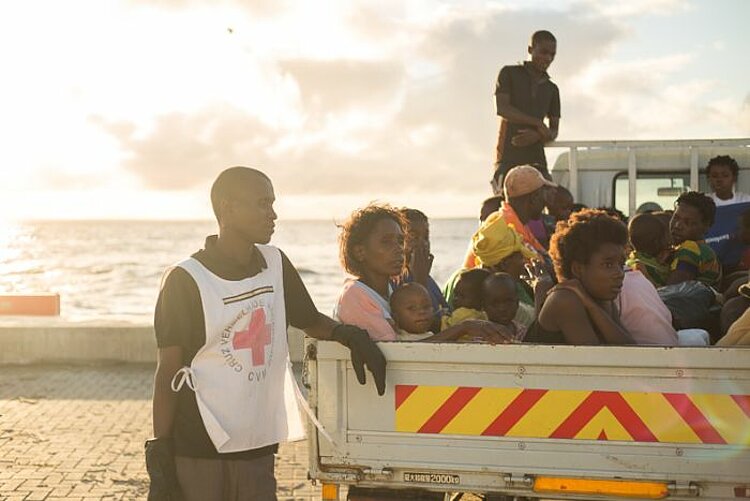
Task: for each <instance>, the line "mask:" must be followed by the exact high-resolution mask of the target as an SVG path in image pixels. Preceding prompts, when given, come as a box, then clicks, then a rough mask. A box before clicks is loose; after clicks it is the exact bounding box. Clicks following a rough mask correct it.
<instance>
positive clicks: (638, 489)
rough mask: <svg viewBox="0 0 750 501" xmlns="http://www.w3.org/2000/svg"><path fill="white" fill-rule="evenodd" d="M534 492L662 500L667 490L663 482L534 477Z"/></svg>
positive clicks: (667, 492)
mask: <svg viewBox="0 0 750 501" xmlns="http://www.w3.org/2000/svg"><path fill="white" fill-rule="evenodd" d="M534 492H539V493H567V494H589V495H607V496H617V497H624V498H642V499H662V498H665V497H667V495H668V494H669V489H668V487H667V484H666V483H664V482H637V481H633V482H631V481H626V480H588V479H582V478H559V477H536V478H535V479H534Z"/></svg>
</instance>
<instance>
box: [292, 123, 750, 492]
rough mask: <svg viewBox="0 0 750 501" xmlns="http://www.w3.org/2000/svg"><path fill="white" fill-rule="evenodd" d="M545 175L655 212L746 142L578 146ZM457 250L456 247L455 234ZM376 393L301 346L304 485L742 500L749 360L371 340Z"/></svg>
mask: <svg viewBox="0 0 750 501" xmlns="http://www.w3.org/2000/svg"><path fill="white" fill-rule="evenodd" d="M551 146H552V147H553V148H566V149H568V151H567V152H564V153H563V154H561V155H559V156H558V158H557V161H556V162H555V164H554V166H553V168H552V169H551V174H552V177H553V179H554V180H555V181H557V182H558V183H560V184H562V185H564V186H567V187H568V188H569V189H570V190H571V192H572V193H573V195H574V197H575V198H576V200H578V201H582V202H583V203H585V204H587V205H589V206H591V207H598V206H610V207H611V206H616V207H618V208H620V209H621V210H622V211H623V212H625V213H626V214H629V215H632V214H633V213H634V212H635V209H636V207H637V206H638V205H640V204H641V203H643V202H646V201H650V202H658V203H660V204H661V205H662V207H664V208H672V207H671V204H672V203H673V202H674V200H675V199H676V198H677V196H678V195H679V194H680V193H681V192H682V191H684V190H686V189H688V187H690V188H692V189H704V190H705V179H704V178H703V176H701V175H700V169H701V168H702V167H704V166H705V165H706V163H707V162H708V159H709V158H711V157H713V156H715V155H718V154H729V155H732V156H733V157H734V158H736V159H737V161H738V162H739V163H740V176H739V182H738V185H739V186H738V188H739V189H740V190H741V191H745V192H750V138H742V139H716V140H707V139H704V140H684V141H675V140H669V141H588V142H586V141H579V142H566V143H555V144H552V145H551ZM467 238H468V236H467ZM381 347H382V349H383V352H384V354H385V356H386V359H387V360H388V374H387V383H388V386H387V390H386V394H385V395H384V396H383V397H378V396H377V393H376V391H375V388H374V386H373V385H372V384H369V385H367V386H362V385H360V384H358V383H357V380H356V377H355V375H354V372H353V370H352V367H351V363H350V361H349V359H348V351H347V350H346V349H344V348H342V347H340V346H339V345H337V344H335V343H330V342H318V343H314V342H313V343H311V344H309V345H308V350H307V351H308V356H307V357H306V358H307V360H306V365H305V367H306V371H307V374H306V378H305V379H306V381H307V385H308V389H309V396H310V401H311V405H312V407H313V410H314V411H315V412H317V416H318V418H319V421H320V424H321V427H322V429H323V430H325V431H326V434H328V435H329V436H330V438H331V439H332V441H331V440H329V439H328V438H326V437H325V434H324V433H322V432H320V431H318V430H316V429H315V428H311V432H310V435H309V445H310V448H309V450H310V476H311V478H313V479H315V480H318V481H320V482H322V483H323V486H324V489H323V499H338V496H339V495H338V492H339V490H338V488H337V486H338V485H342V484H346V485H357V486H362V487H382V488H390V489H393V490H395V491H396V492H398V490H401V489H414V488H419V489H424V490H428V491H436V492H445V493H451V492H453V493H455V492H473V493H497V494H498V495H505V496H521V497H544V498H556V499H563V498H574V499H621V498H631V499H675V500H687V499H710V500H719V499H724V500H728V499H734V500H737V499H741V498H750V349H740V348H733V349H727V348H660V347H607V346H598V347H583V346H577V347H574V346H541V345H523V344H519V345H503V346H489V345H472V344H432V343H381Z"/></svg>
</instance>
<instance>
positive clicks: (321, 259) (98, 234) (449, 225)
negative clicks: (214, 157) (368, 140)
mask: <svg viewBox="0 0 750 501" xmlns="http://www.w3.org/2000/svg"><path fill="white" fill-rule="evenodd" d="M476 226H477V222H476V221H475V220H472V219H436V220H433V221H431V224H430V231H431V244H432V252H433V254H434V255H435V261H434V264H433V268H432V276H433V278H435V280H437V282H438V283H439V284H441V285H442V283H443V282H444V281H445V280H446V279H447V278H448V277H449V276H450V274H451V273H452V272H453V271H454V270H455V269H456V268H458V267H459V266H460V265H461V262H462V261H463V256H464V253H465V251H466V247H467V244H468V239H469V238H470V236H471V234H472V233H473V231H474V230H475V229H476ZM215 232H216V225H215V223H213V222H211V221H196V222H184V221H179V222H177V221H145V222H144V221H133V222H130V221H126V222H125V221H49V222H26V223H8V224H1V223H0V293H3V294H8V293H11V294H12V293H16V294H22V293H58V294H60V297H61V313H60V318H32V317H8V316H5V317H0V324H6V325H7V324H16V323H25V324H28V323H32V324H33V323H39V324H44V325H50V324H52V325H54V324H57V323H97V324H102V323H105V324H122V323H126V324H139V325H147V324H150V323H151V321H152V317H153V311H154V305H155V303H156V297H157V294H158V290H159V283H160V280H161V277H162V274H163V271H164V269H165V268H166V267H168V266H169V265H170V264H172V263H175V262H177V261H179V260H181V259H183V258H184V257H186V256H188V255H190V254H191V253H193V252H195V251H196V250H198V249H200V248H201V247H202V246H203V240H204V238H205V236H206V235H209V234H212V233H215ZM337 235H338V229H337V227H336V225H335V223H334V222H333V221H279V222H277V226H276V233H275V234H274V236H273V238H272V240H271V243H272V244H273V245H276V246H277V247H280V248H281V249H282V250H283V251H284V252H285V253H286V254H287V255H288V256H289V259H290V260H291V261H292V263H293V264H294V265H295V266H296V267H297V269H298V270H299V272H300V275H301V276H302V280H303V281H304V283H305V285H306V286H307V288H308V290H309V291H310V295H311V296H312V298H313V300H314V301H315V304H316V306H317V307H318V309H319V310H320V311H322V312H324V313H327V314H330V313H331V310H332V308H333V304H334V301H335V300H336V297H337V295H338V291H339V289H340V287H341V284H342V283H343V280H344V273H343V271H342V269H341V267H340V265H339V260H338V245H337Z"/></svg>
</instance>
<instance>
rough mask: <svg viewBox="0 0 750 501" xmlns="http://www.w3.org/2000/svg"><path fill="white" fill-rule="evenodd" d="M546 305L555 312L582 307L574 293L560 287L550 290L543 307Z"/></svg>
mask: <svg viewBox="0 0 750 501" xmlns="http://www.w3.org/2000/svg"><path fill="white" fill-rule="evenodd" d="M548 304H549V307H550V308H552V309H554V310H555V311H557V310H560V311H563V310H566V309H569V308H575V307H579V308H581V307H583V305H582V304H581V299H580V298H579V297H578V295H577V294H576V293H575V292H573V291H571V290H568V289H565V288H562V287H555V288H553V289H552V290H550V292H549V295H548V296H547V301H545V303H544V306H547V305H548Z"/></svg>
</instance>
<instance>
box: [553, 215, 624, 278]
mask: <svg viewBox="0 0 750 501" xmlns="http://www.w3.org/2000/svg"><path fill="white" fill-rule="evenodd" d="M627 242H628V229H627V228H626V227H625V224H624V223H623V222H622V221H620V220H619V219H617V218H615V217H613V216H610V215H609V214H607V213H606V212H604V211H602V210H598V209H582V210H581V211H579V212H574V213H573V214H571V216H570V218H569V219H568V220H567V221H559V222H558V223H557V230H556V231H555V233H554V234H553V235H552V239H551V241H550V247H549V254H550V256H551V257H552V262H553V263H554V265H555V274H556V275H557V280H558V281H560V282H562V281H563V280H565V279H568V278H572V276H573V273H572V271H571V268H572V265H573V261H578V262H579V263H584V264H586V263H588V262H589V260H590V259H591V256H592V255H593V254H594V253H595V252H596V251H597V250H599V248H600V247H601V246H602V244H608V243H612V244H616V245H622V246H623V247H624V246H625V244H626V243H627Z"/></svg>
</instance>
